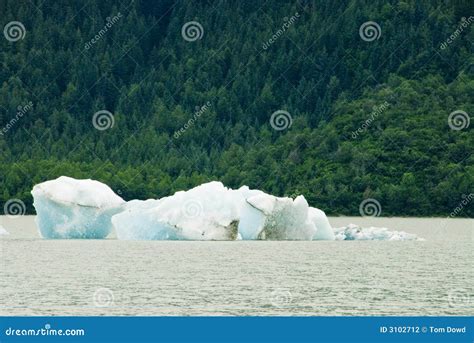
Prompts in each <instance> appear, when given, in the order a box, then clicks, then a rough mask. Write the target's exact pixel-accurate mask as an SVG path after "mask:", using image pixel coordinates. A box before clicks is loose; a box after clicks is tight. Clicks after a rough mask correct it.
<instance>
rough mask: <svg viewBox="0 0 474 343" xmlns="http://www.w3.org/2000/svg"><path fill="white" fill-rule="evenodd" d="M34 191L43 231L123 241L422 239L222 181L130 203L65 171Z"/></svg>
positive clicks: (53, 235) (48, 235) (298, 200)
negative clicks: (339, 220)
mask: <svg viewBox="0 0 474 343" xmlns="http://www.w3.org/2000/svg"><path fill="white" fill-rule="evenodd" d="M31 193H32V194H33V198H34V202H33V205H34V207H35V209H36V212H37V216H36V223H37V226H38V229H39V232H40V235H41V236H42V237H43V238H60V239H65V238H86V239H93V238H97V239H100V238H105V237H107V236H108V235H109V233H110V232H111V231H112V230H115V233H116V236H117V238H118V239H120V240H308V241H310V240H391V241H404V240H420V238H418V237H417V236H416V235H414V234H410V233H406V232H403V231H390V230H388V229H387V228H377V227H369V228H362V227H360V226H357V225H354V224H350V225H348V226H345V227H341V228H336V229H333V228H332V227H331V224H330V223H329V220H328V218H327V216H326V214H325V213H324V212H323V211H322V210H320V209H318V208H314V207H310V206H309V205H308V202H307V201H306V199H305V197H304V196H302V195H300V196H298V197H296V198H295V199H292V198H287V197H276V196H273V195H270V194H267V193H265V192H263V191H260V190H252V189H250V188H249V187H247V186H243V187H241V188H239V189H237V190H235V189H231V188H227V187H225V186H224V185H223V184H222V183H221V182H217V181H212V182H208V183H204V184H202V185H200V186H197V187H195V188H192V189H190V190H188V191H179V192H176V193H175V194H174V195H171V196H168V197H164V198H161V199H148V200H131V201H128V202H125V201H124V200H123V199H122V198H121V197H119V196H118V195H116V194H115V193H114V192H113V191H112V190H111V189H110V188H109V187H108V186H107V185H105V184H103V183H100V182H98V181H94V180H76V179H73V178H70V177H66V176H61V177H59V178H57V179H56V180H51V181H47V182H43V183H40V184H38V185H36V186H34V188H33V190H32V192H31ZM1 234H4V233H3V232H2V228H1V227H0V235H1Z"/></svg>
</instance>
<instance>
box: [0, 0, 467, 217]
mask: <svg viewBox="0 0 474 343" xmlns="http://www.w3.org/2000/svg"><path fill="white" fill-rule="evenodd" d="M0 13H1V22H0V24H1V28H3V36H0V64H1V69H0V152H1V154H0V205H1V206H2V208H3V204H4V203H5V202H6V201H7V200H9V199H13V198H15V199H21V200H22V201H23V202H24V203H25V204H26V206H27V211H28V212H29V213H34V209H33V207H32V198H31V194H30V191H31V188H32V187H33V185H34V184H36V183H39V182H42V181H45V180H48V179H52V178H56V177H58V176H60V175H68V176H72V177H76V178H92V179H96V180H99V181H102V182H105V183H107V184H108V185H110V186H111V187H112V188H113V189H114V191H116V192H117V193H118V194H120V195H121V196H122V197H123V198H124V199H126V200H129V199H134V198H141V199H144V198H159V197H163V196H166V195H170V194H172V193H174V192H175V191H177V190H183V189H188V188H190V187H193V186H195V185H198V184H200V183H203V182H205V181H209V180H221V181H222V182H223V183H224V184H225V185H227V186H229V187H239V186H241V185H248V186H250V187H251V188H259V189H262V190H264V191H267V192H270V193H272V194H275V195H279V196H283V195H287V196H294V195H296V194H303V195H304V196H305V197H306V198H307V199H308V202H309V203H310V205H312V206H316V207H319V208H321V209H323V210H325V211H326V212H327V213H328V214H332V215H337V214H341V215H342V214H344V215H348V214H358V213H359V204H360V203H361V201H362V200H364V199H367V198H374V199H377V200H378V201H379V202H380V204H381V206H382V215H386V216H388V215H404V216H415V215H416V216H449V215H450V214H452V213H453V211H454V210H455V208H460V206H461V210H460V211H457V212H456V215H458V216H464V217H466V216H472V215H473V214H474V206H473V205H474V202H472V203H471V202H469V201H464V203H465V204H462V202H463V199H464V200H465V199H469V200H470V199H471V197H470V196H469V195H470V194H471V193H474V189H473V185H474V163H473V162H474V157H473V154H472V153H473V150H474V135H473V132H472V127H473V126H474V124H473V123H470V122H469V120H470V117H469V115H471V116H472V114H473V113H474V103H473V99H474V55H473V52H474V49H473V44H472V43H473V42H474V6H473V2H472V1H448V0H443V1H441V0H421V1H414V0H406V1H379V0H333V1H306V0H297V1H267V0H260V1H230V0H229V1H223V0H216V1H184V0H183V1H176V2H175V1H168V0H157V1H151V0H150V1H145V0H142V1H138V0H135V1H129V0H127V1H112V0H101V1H95V0H93V1H87V0H86V1H65V0H60V1H52V0H0ZM12 22H19V23H20V24H21V25H19V24H16V25H17V26H16V27H12V25H14V24H11V23H12ZM368 22H373V23H369V24H370V27H368V28H367V30H365V26H364V24H366V23H368ZM15 29H16V31H15ZM469 124H470V125H469Z"/></svg>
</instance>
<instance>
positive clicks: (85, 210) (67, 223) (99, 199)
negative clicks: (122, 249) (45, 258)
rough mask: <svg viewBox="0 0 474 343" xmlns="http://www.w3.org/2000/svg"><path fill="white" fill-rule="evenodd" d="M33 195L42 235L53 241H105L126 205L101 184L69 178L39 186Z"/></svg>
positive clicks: (63, 177) (62, 177)
mask: <svg viewBox="0 0 474 343" xmlns="http://www.w3.org/2000/svg"><path fill="white" fill-rule="evenodd" d="M31 194H32V195H33V206H34V207H35V209H36V213H37V216H36V224H37V226H38V229H39V232H40V235H41V236H42V237H43V238H50V239H55V238H57V239H65V238H87V239H100V238H105V237H106V236H107V235H108V234H109V233H110V232H111V230H112V223H111V217H112V216H113V215H114V214H116V213H118V212H120V211H122V207H123V205H124V204H125V201H124V200H123V199H122V198H121V197H119V196H118V195H117V194H115V193H114V192H113V191H112V190H111V189H110V187H109V186H107V185H105V184H103V183H101V182H98V181H95V180H89V179H88V180H76V179H73V178H70V177H67V176H61V177H59V178H57V179H55V180H50V181H46V182H43V183H40V184H38V185H36V186H34V187H33V190H32V191H31Z"/></svg>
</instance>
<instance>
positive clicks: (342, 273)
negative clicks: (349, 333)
mask: <svg viewBox="0 0 474 343" xmlns="http://www.w3.org/2000/svg"><path fill="white" fill-rule="evenodd" d="M330 221H331V224H332V225H333V226H343V225H346V224H348V223H350V222H352V223H356V224H361V225H364V226H368V225H374V226H385V227H389V228H391V229H397V230H405V231H408V232H411V233H416V234H418V235H420V236H421V237H424V238H425V239H426V240H425V241H406V242H378V241H342V242H341V241H339V242H328V241H313V242H289V241H286V242H268V241H255V242H249V241H247V242H245V241H236V242H185V241H182V242H173V241H118V240H116V239H115V238H114V237H110V238H109V239H106V240H43V239H41V238H39V236H38V234H37V232H36V228H35V226H34V222H33V218H32V217H21V218H16V219H12V218H5V217H0V225H2V226H3V227H5V228H6V229H7V230H8V231H9V232H10V234H9V235H8V236H1V238H0V255H1V264H0V306H1V307H0V315H473V314H474V294H473V281H474V278H473V260H474V259H473V257H474V256H473V254H474V253H473V252H474V221H473V220H472V219H450V220H446V219H403V218H373V219H362V218H347V217H346V218H342V217H338V218H330Z"/></svg>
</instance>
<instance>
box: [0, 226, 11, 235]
mask: <svg viewBox="0 0 474 343" xmlns="http://www.w3.org/2000/svg"><path fill="white" fill-rule="evenodd" d="M9 234H10V233H9V232H8V231H7V230H6V229H5V228H4V227H3V226H1V225H0V236H6V235H9Z"/></svg>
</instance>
